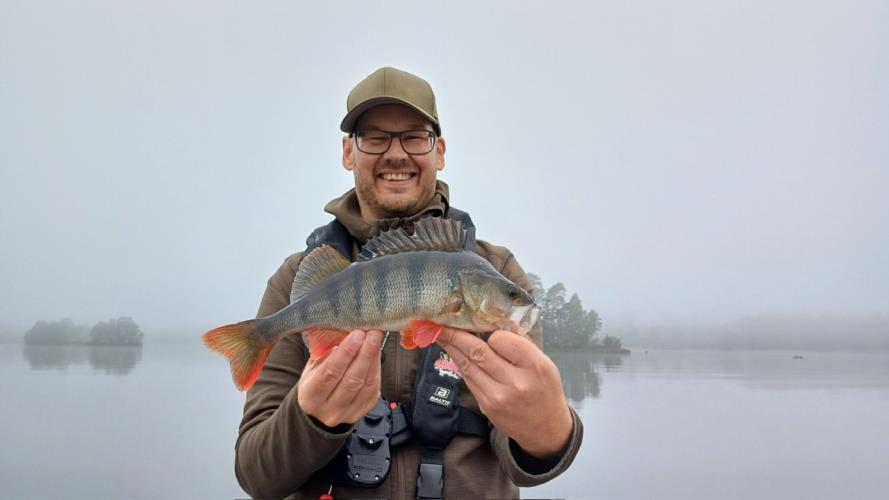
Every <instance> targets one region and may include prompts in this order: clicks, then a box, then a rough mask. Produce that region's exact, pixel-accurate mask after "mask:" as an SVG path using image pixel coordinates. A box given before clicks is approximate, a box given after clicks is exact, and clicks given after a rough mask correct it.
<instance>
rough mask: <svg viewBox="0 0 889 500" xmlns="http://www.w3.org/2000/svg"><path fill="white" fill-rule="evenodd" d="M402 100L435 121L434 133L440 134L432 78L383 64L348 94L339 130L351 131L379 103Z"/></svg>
mask: <svg viewBox="0 0 889 500" xmlns="http://www.w3.org/2000/svg"><path fill="white" fill-rule="evenodd" d="M393 103H394V104H403V105H405V106H408V107H410V108H412V109H414V110H415V111H416V112H417V113H420V114H421V115H423V116H424V117H425V118H426V119H427V120H429V121H430V122H432V127H433V128H434V129H435V133H436V134H438V135H441V124H440V123H439V122H438V110H437V109H436V108H435V94H434V93H433V92H432V87H431V86H430V85H429V82H427V81H426V80H424V79H422V78H420V77H419V76H416V75H412V74H411V73H408V72H407V71H402V70H400V69H396V68H391V67H388V66H387V67H383V68H380V69H378V70H376V71H374V72H373V73H371V74H370V75H368V76H367V78H365V79H364V80H361V81H360V82H358V85H356V86H355V88H353V89H352V91H351V92H349V97H347V98H346V111H347V112H346V116H345V118H343V121H342V123H340V130H342V131H343V132H346V133H350V132H352V131H353V130H354V129H355V122H356V121H358V117H359V116H361V114H362V113H364V112H365V111H367V110H369V109H370V108H372V107H374V106H379V105H380V104H393Z"/></svg>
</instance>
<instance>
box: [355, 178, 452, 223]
mask: <svg viewBox="0 0 889 500" xmlns="http://www.w3.org/2000/svg"><path fill="white" fill-rule="evenodd" d="M376 180H377V179H376V176H374V178H373V179H372V182H371V183H370V185H367V184H364V183H362V182H361V181H360V180H359V179H358V176H357V175H356V176H355V181H356V186H355V191H356V193H357V195H358V202H359V203H360V205H361V206H362V207H365V209H366V211H367V212H368V213H369V214H373V216H374V217H376V218H380V219H394V218H396V217H410V216H412V215H415V214H416V213H417V212H419V211H420V210H422V209H423V208H425V207H426V205H428V204H429V202H430V201H432V197H433V196H434V195H435V176H434V175H433V177H432V179H431V180H429V179H423V178H421V179H419V182H420V183H421V184H419V185H420V187H421V189H420V194H419V197H418V198H417V199H415V200H403V201H395V200H385V199H383V197H380V196H379V193H378V192H377V191H376V186H375V183H376ZM365 217H367V215H365Z"/></svg>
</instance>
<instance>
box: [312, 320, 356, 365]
mask: <svg viewBox="0 0 889 500" xmlns="http://www.w3.org/2000/svg"><path fill="white" fill-rule="evenodd" d="M348 334H349V333H348V332H345V331H342V330H331V329H327V328H309V329H308V330H306V331H304V332H303V334H302V335H303V341H304V342H305V343H306V346H308V348H309V357H310V358H311V359H315V360H322V359H324V358H326V357H327V355H328V354H330V352H331V351H333V348H334V347H336V346H338V345H340V343H341V342H342V341H343V339H345V338H346V336H347V335H348Z"/></svg>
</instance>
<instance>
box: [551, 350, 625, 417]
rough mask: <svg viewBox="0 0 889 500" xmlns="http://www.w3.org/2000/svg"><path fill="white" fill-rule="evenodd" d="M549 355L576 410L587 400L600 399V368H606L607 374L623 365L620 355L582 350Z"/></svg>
mask: <svg viewBox="0 0 889 500" xmlns="http://www.w3.org/2000/svg"><path fill="white" fill-rule="evenodd" d="M547 354H548V355H549V357H550V358H552V360H553V362H555V363H556V366H558V367H559V372H560V373H561V374H562V384H563V385H564V386H565V394H566V396H567V397H568V400H569V402H570V403H571V405H572V406H574V407H575V408H580V407H581V406H582V403H583V400H585V399H588V398H598V397H599V392H600V391H601V389H602V376H601V375H600V374H599V369H600V367H603V366H604V368H605V371H606V372H610V371H616V370H619V369H620V366H621V364H622V363H623V359H622V357H621V356H619V355H614V354H598V353H593V352H589V351H581V350H552V351H547Z"/></svg>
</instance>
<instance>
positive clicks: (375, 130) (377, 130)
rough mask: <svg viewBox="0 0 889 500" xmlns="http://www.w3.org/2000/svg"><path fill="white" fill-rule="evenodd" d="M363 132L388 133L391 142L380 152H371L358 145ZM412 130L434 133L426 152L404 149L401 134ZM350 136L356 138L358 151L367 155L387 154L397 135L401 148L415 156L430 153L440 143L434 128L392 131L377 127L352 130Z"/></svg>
mask: <svg viewBox="0 0 889 500" xmlns="http://www.w3.org/2000/svg"><path fill="white" fill-rule="evenodd" d="M363 132H379V133H381V134H386V135H388V136H389V143H388V144H386V149H384V150H382V151H380V152H379V153H371V152H369V151H365V150H363V149H361V146H359V145H358V134H360V133H363ZM411 132H425V133H427V134H432V146H431V147H430V148H429V151H426V152H425V153H408V151H407V149H404V142H402V140H401V136H403V135H404V134H410V133H411ZM349 137H350V138H354V139H355V147H356V148H358V151H361V152H362V153H364V154H366V155H382V154H386V151H389V148H391V147H392V139H393V138H395V137H398V142H399V143H400V144H401V149H402V150H404V152H405V153H407V154H409V155H414V156H422V155H428V154H429V153H431V152H432V150H433V149H435V145H436V144H437V143H438V134H436V133H435V131H434V130H429V129H426V128H418V129H413V130H404V131H401V132H390V131H388V130H380V129H376V128H373V129H368V130H354V131H352V133H350V134H349Z"/></svg>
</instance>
